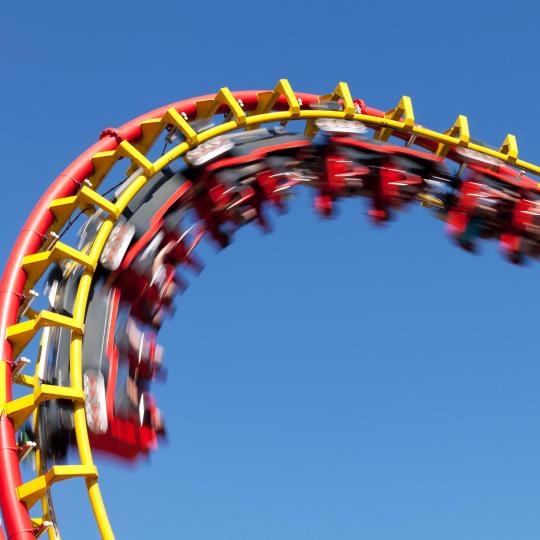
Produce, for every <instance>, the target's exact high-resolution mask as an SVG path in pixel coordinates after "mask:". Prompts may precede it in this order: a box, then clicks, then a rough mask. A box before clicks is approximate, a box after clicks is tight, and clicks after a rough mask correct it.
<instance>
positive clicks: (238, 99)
mask: <svg viewBox="0 0 540 540" xmlns="http://www.w3.org/2000/svg"><path fill="white" fill-rule="evenodd" d="M323 101H339V102H340V103H341V104H342V107H341V110H331V109H316V108H310V106H312V105H314V104H316V103H319V102H323ZM217 115H222V116H220V119H219V121H217V120H216V118H218V116H217ZM211 118H214V122H218V123H217V125H215V126H214V127H209V128H208V129H204V130H203V131H201V132H197V131H196V130H195V129H193V127H192V123H193V121H195V120H201V119H211ZM319 118H333V119H341V120H351V121H353V120H355V121H360V122H362V123H363V124H365V125H366V126H368V127H370V128H372V129H374V133H375V138H376V139H379V140H382V141H386V140H388V139H389V137H390V136H393V137H397V138H399V139H401V140H404V141H406V142H407V141H408V142H409V143H411V142H412V141H414V143H415V144H416V145H418V146H421V147H423V148H425V149H427V150H429V151H430V152H432V153H434V154H436V155H438V156H440V157H445V156H446V155H447V153H448V152H449V150H450V149H451V148H453V147H464V148H469V149H471V150H474V151H476V152H479V153H481V154H485V155H488V156H492V157H494V158H498V159H499V160H502V161H504V162H505V163H506V167H505V169H506V173H507V174H509V175H511V176H515V177H518V178H520V177H523V175H524V173H530V174H532V175H539V174H540V167H539V166H537V165H534V164H532V163H528V162H526V161H523V160H521V159H519V157H518V147H517V143H516V139H515V137H514V136H513V135H507V136H506V138H505V139H504V141H503V142H502V144H501V146H500V148H498V149H493V148H489V147H487V146H484V145H482V144H479V143H476V142H473V140H472V139H471V136H470V133H469V127H468V122H467V118H466V117H465V116H459V117H458V118H457V119H456V121H455V123H454V124H453V125H452V126H451V127H450V129H448V130H447V131H445V132H444V133H439V132H437V131H433V130H430V129H428V128H425V127H422V126H421V125H419V124H417V123H416V120H415V116H414V112H413V107H412V103H411V100H410V98H408V97H406V96H404V97H403V98H401V100H400V101H399V103H398V104H397V106H396V107H395V108H393V109H392V110H390V111H387V112H383V111H380V110H377V109H374V108H371V107H369V106H367V105H366V104H365V103H364V102H363V101H361V100H353V98H352V96H351V94H350V92H349V88H348V86H347V84H345V83H339V84H338V85H337V86H336V88H335V89H334V91H333V92H331V93H330V94H327V95H324V96H320V95H314V94H307V93H296V92H294V91H293V90H292V88H291V86H290V85H289V83H288V81H287V80H285V79H282V80H280V81H279V83H278V84H277V86H276V87H275V88H274V90H272V91H245V92H231V91H230V90H229V89H227V88H222V89H221V90H219V92H217V93H216V94H212V95H206V96H202V97H197V98H193V99H188V100H184V101H179V102H177V103H174V104H172V105H169V106H165V107H162V108H160V109H156V110H154V111H151V112H149V113H147V114H145V115H143V116H140V117H138V118H136V119H134V120H132V121H131V122H129V123H127V124H125V125H123V126H122V127H120V128H118V129H106V130H104V131H103V133H102V134H101V137H100V139H99V141H98V142H97V143H95V144H94V145H93V146H91V147H90V148H89V149H88V150H86V151H85V152H84V153H83V154H81V155H80V156H79V157H78V158H77V159H76V160H75V161H74V162H73V163H72V164H71V165H69V166H68V167H67V168H66V169H65V170H64V171H63V172H62V173H61V174H60V175H59V176H58V177H57V179H56V180H55V181H54V182H53V183H52V185H51V186H50V187H49V189H48V190H47V191H46V192H45V193H44V195H43V196H42V197H41V199H40V200H39V202H38V203H37V205H36V207H35V208H34V210H33V212H32V213H31V214H30V216H29V218H28V220H27V221H26V223H25V225H24V227H23V229H22V231H21V233H20V235H19V237H18V239H17V241H16V243H15V246H14V248H13V250H12V252H11V255H10V257H9V260H8V263H7V265H6V268H5V271H4V275H3V278H2V282H1V286H0V332H1V343H2V355H1V356H0V358H1V360H0V409H1V410H0V413H1V416H0V471H1V473H0V507H1V510H2V516H3V523H4V527H5V536H4V533H3V532H2V530H1V529H0V539H2V538H6V537H7V538H9V539H15V538H16V539H17V540H30V539H33V538H35V537H36V536H39V535H40V534H42V533H44V532H45V531H46V530H48V532H47V534H48V535H49V537H50V538H51V539H53V538H58V537H59V533H58V530H57V527H56V524H55V525H54V526H49V524H50V523H52V522H54V515H53V512H52V508H51V504H50V500H49V494H50V489H49V488H50V487H51V486H52V485H53V484H55V483H57V482H61V481H64V480H69V479H71V478H84V480H85V484H86V489H87V491H88V497H89V500H90V505H91V507H92V510H93V513H94V517H95V520H96V522H97V526H98V529H99V532H100V534H101V536H102V538H106V539H110V538H114V536H113V532H112V529H111V525H110V523H109V520H108V517H107V513H106V509H105V505H104V503H103V499H102V495H101V492H100V488H99V483H98V470H97V467H96V465H95V464H94V460H93V457H92V451H91V447H90V442H89V435H88V432H87V424H86V418H85V403H84V392H83V381H82V367H81V366H82V339H83V335H84V321H85V315H86V309H87V301H88V296H89V292H90V289H91V284H92V279H93V275H94V272H95V271H96V268H97V266H98V261H99V258H100V254H101V252H102V250H103V248H104V246H105V243H106V241H107V238H108V236H109V233H110V232H111V230H112V228H113V226H114V224H115V221H116V220H117V219H118V217H119V216H120V215H121V213H122V211H123V210H124V209H125V208H126V206H127V205H128V203H129V202H130V201H131V199H132V198H133V197H134V196H135V195H136V194H137V192H138V191H139V190H140V189H141V188H142V187H143V186H144V185H145V184H146V183H147V182H149V181H151V179H152V177H153V176H154V175H155V174H156V173H158V172H159V171H161V170H162V169H163V168H164V167H166V166H167V165H169V164H171V163H172V162H174V161H175V160H177V159H179V158H181V157H182V156H183V155H184V154H185V153H186V152H187V151H189V150H190V149H193V148H194V147H196V146H198V145H200V144H201V143H204V142H205V141H208V140H209V139H212V138H215V137H217V136H219V135H223V134H225V133H228V132H232V131H234V130H239V129H245V130H250V129H253V128H255V127H257V126H260V125H262V124H268V123H275V122H282V123H287V122H291V121H302V122H304V124H305V131H306V134H308V135H312V134H314V132H315V131H316V129H317V128H316V127H315V123H314V122H315V120H316V119H319ZM171 128H174V129H176V130H178V131H179V132H180V133H181V134H182V135H183V140H181V141H180V142H179V143H178V144H176V146H173V147H172V148H171V149H170V150H169V151H168V152H166V153H164V154H163V155H162V156H161V157H159V158H158V159H157V160H155V161H153V162H152V161H151V160H150V159H149V157H148V155H149V152H150V149H151V148H152V145H153V143H154V142H155V141H156V140H157V139H158V138H159V137H160V135H162V133H163V132H164V131H165V130H168V129H169V130H170V129H171ZM120 159H125V160H126V161H127V162H129V174H133V171H136V173H137V174H135V176H134V180H133V182H132V183H131V184H130V185H129V186H128V187H127V188H126V189H125V191H124V192H123V193H122V194H121V195H120V196H119V198H118V199H117V200H116V201H114V202H113V201H111V200H109V199H108V198H106V197H104V196H103V195H100V194H99V193H98V188H99V187H100V185H101V184H102V183H103V181H104V179H105V178H106V177H107V175H108V173H109V172H110V171H111V169H112V168H113V167H114V165H115V164H116V163H117V162H118V160H120ZM527 178H528V177H527ZM534 182H535V183H536V180H534ZM418 198H419V199H420V202H422V204H424V205H427V206H430V205H435V206H436V205H437V204H438V201H437V200H436V199H433V198H430V197H427V196H425V197H423V196H422V195H420V196H419V197H418ZM88 207H93V208H99V209H102V210H103V211H104V212H105V213H106V215H107V219H105V220H104V221H103V223H102V225H101V227H100V229H99V231H98V233H97V236H96V237H95V240H94V242H93V244H92V245H91V247H90V248H89V249H88V250H86V251H84V252H83V251H79V250H77V249H75V248H73V247H70V246H69V245H67V244H65V243H63V242H61V241H59V240H58V236H57V235H58V233H59V232H60V230H61V229H62V228H63V227H64V226H65V225H66V223H68V221H69V220H70V218H71V217H72V216H73V215H74V214H75V213H77V212H79V211H80V210H85V209H87V208H88ZM61 260H71V261H74V262H76V263H78V264H80V265H82V267H83V268H84V273H83V274H82V277H81V279H80V282H79V287H78V291H77V295H76V299H75V304H74V308H73V314H72V316H65V315H60V314H58V313H54V312H52V311H47V310H44V311H33V310H32V309H30V308H25V309H21V306H26V305H27V303H28V300H29V298H30V296H31V295H32V294H33V292H32V287H33V286H34V285H35V284H36V283H37V282H38V281H39V279H40V278H42V277H43V275H44V273H45V272H46V271H47V269H48V268H49V267H50V265H51V264H52V263H54V262H57V261H61ZM54 326H59V327H62V328H67V329H69V330H71V349H70V369H71V373H70V377H71V386H70V387H63V386H55V385H50V384H41V382H40V379H39V377H38V375H37V369H38V365H37V364H38V361H37V360H36V362H35V364H34V365H35V369H36V371H35V374H34V375H33V376H30V375H25V374H22V373H16V372H17V370H16V366H17V361H18V358H19V357H20V355H21V353H22V352H23V351H24V349H25V348H26V347H27V346H28V345H29V343H30V342H31V341H32V340H34V339H36V338H39V336H40V334H41V332H42V331H43V329H45V328H48V327H54ZM14 372H15V376H14ZM13 385H20V386H22V387H25V388H27V393H26V394H24V395H23V396H22V397H18V398H16V399H14V398H13ZM55 399H63V400H70V401H72V402H73V405H74V424H75V434H76V443H77V448H78V455H79V462H78V463H74V464H68V465H54V466H52V467H51V468H50V469H48V470H45V469H44V466H43V460H42V459H41V458H40V455H39V449H38V450H37V452H36V454H37V456H36V458H37V464H38V466H37V473H36V477H35V478H33V479H32V480H30V481H28V482H25V483H23V481H22V474H21V469H20V463H19V457H18V448H17V443H16V432H17V430H18V429H19V428H20V426H21V425H22V424H23V423H24V422H25V421H26V420H27V419H28V418H30V417H31V416H32V415H33V414H34V416H35V413H36V410H37V407H38V405H39V404H40V403H42V402H44V401H47V400H55ZM40 501H41V506H42V508H41V510H40V511H34V507H35V506H36V503H38V502H40ZM35 512H36V513H35Z"/></svg>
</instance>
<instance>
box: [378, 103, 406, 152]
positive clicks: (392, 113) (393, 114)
mask: <svg viewBox="0 0 540 540" xmlns="http://www.w3.org/2000/svg"><path fill="white" fill-rule="evenodd" d="M384 118H385V120H386V119H388V120H392V121H394V122H395V121H397V122H400V124H401V125H400V128H401V129H407V130H412V128H413V127H414V112H413V107H412V101H411V98H410V97H409V96H403V97H402V98H401V100H400V101H399V103H398V104H397V106H396V107H394V108H393V109H390V110H389V111H387V112H385V113H384ZM402 119H403V120H402ZM392 131H393V128H391V127H383V128H382V129H381V130H380V131H379V132H378V133H377V134H376V135H375V138H376V139H378V140H379V141H387V140H388V139H389V138H390V135H391V134H392Z"/></svg>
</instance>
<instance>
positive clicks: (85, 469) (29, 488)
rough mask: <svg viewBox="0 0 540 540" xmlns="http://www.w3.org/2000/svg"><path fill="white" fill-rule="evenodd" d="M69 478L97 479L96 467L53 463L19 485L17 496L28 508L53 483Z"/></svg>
mask: <svg viewBox="0 0 540 540" xmlns="http://www.w3.org/2000/svg"><path fill="white" fill-rule="evenodd" d="M70 478H90V479H97V478H98V472H97V468H96V467H95V465H54V466H53V467H51V468H50V469H49V470H48V471H47V472H46V473H45V474H42V475H40V476H38V477H37V478H34V479H33V480H30V481H29V482H26V483H25V484H22V485H21V486H19V487H18V488H17V496H18V497H19V500H20V501H21V502H23V503H24V504H25V505H26V507H27V508H28V509H30V508H32V506H34V504H36V502H37V501H38V500H39V499H40V498H41V497H42V496H43V495H44V494H45V492H46V491H47V489H49V488H50V487H51V486H52V485H53V484H56V483H57V482H61V481H63V480H68V479H70Z"/></svg>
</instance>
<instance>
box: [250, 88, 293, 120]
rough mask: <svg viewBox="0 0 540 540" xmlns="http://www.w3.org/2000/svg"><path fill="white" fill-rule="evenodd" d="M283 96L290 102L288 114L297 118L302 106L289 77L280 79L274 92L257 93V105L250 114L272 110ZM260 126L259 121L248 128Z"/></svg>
mask: <svg viewBox="0 0 540 540" xmlns="http://www.w3.org/2000/svg"><path fill="white" fill-rule="evenodd" d="M281 96H284V97H285V99H286V100H287V103H288V104H289V111H288V112H289V115H288V116H289V117H290V118H291V119H293V118H296V117H297V116H298V115H299V114H300V109H301V107H300V103H299V102H298V99H297V98H296V96H295V95H294V92H293V89H292V88H291V85H290V84H289V81H288V80H287V79H280V80H279V82H278V83H277V85H276V87H275V88H274V90H273V91H272V92H260V93H259V94H258V95H257V102H258V103H257V107H256V108H255V110H254V111H253V112H252V113H250V116H259V115H264V114H266V113H268V112H270V111H271V110H272V109H273V107H274V105H275V104H276V102H277V100H278V99H279V98H280V97H281ZM258 127H259V123H255V124H251V125H250V127H249V128H248V129H256V128H258Z"/></svg>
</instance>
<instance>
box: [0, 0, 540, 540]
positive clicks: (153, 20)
mask: <svg viewBox="0 0 540 540" xmlns="http://www.w3.org/2000/svg"><path fill="white" fill-rule="evenodd" d="M539 13H540V12H539V10H538V8H537V7H536V6H535V4H534V3H533V2H516V1H515V2H511V3H508V2H506V3H495V2H453V3H437V2H408V3H402V2H393V1H390V2H388V1H387V2H372V3H362V2H358V1H357V2H354V1H353V2H350V1H349V2H348V1H341V2H334V3H328V2H318V1H312V2H305V3H302V4H300V3H293V2H291V3H280V2H273V3H272V2H266V3H264V2H263V3H261V2H245V1H236V2H228V3H226V2H223V3H217V2H193V3H191V4H189V3H188V2H179V1H178V2H172V1H169V2H165V1H162V0H154V1H152V2H144V3H143V2H133V1H131V2H127V1H122V2H101V1H93V2H89V3H79V2H58V1H52V0H51V1H50V2H24V3H16V2H10V3H6V4H4V5H3V6H2V10H1V15H0V22H1V26H2V29H1V32H0V50H1V51H2V53H1V65H2V69H1V70H0V82H1V96H2V107H1V110H2V124H1V128H0V143H1V144H0V148H1V149H2V150H1V152H2V187H3V192H2V198H1V199H0V210H1V220H2V226H3V238H2V242H1V244H0V259H1V261H2V264H3V262H5V260H6V258H7V255H8V253H9V250H10V249H11V247H12V245H13V242H14V240H15V238H16V235H17V232H18V231H19V229H20V227H21V226H22V224H23V223H24V220H25V218H26V216H27V215H28V213H29V212H30V210H31V208H32V206H33V204H34V203H35V202H36V201H37V199H38V198H39V196H40V195H41V193H42V192H43V191H44V190H45V189H46V187H47V186H48V184H49V183H50V182H51V181H52V180H53V179H54V178H55V176H56V175H57V174H58V173H59V172H60V171H61V170H62V169H63V168H64V167H65V166H66V165H67V164H68V163H69V162H70V161H71V160H72V159H74V158H75V157H76V156H77V155H78V154H79V153H80V152H81V151H83V150H84V149H85V148H86V147H88V146H89V145H90V144H92V143H93V142H94V141H96V140H97V138H98V136H99V133H100V132H101V130H102V129H103V128H105V127H109V126H117V125H121V124H122V123H124V122H125V121H127V120H129V119H131V118H133V117H135V116H137V115H139V114H141V113H143V112H145V111H147V110H150V109H152V108H155V107H157V106H160V105H163V104H166V103H169V102H173V101H176V100H179V99H182V98H187V97H190V96H196V95H200V94H206V93H210V92H213V91H216V90H217V89H219V88H220V87H221V86H229V87H230V88H231V89H235V90H240V89H270V88H272V87H273V86H274V85H275V83H276V82H277V80H278V79H279V78H281V77H286V78H288V79H289V80H290V81H291V84H292V85H293V88H295V89H297V90H298V91H308V92H321V93H324V92H328V91H330V90H332V89H333V88H334V86H335V84H336V83H337V82H338V81H340V80H344V81H347V82H348V83H349V85H350V87H351V90H352V92H353V93H354V95H355V96H356V97H361V98H363V99H365V100H366V101H367V102H368V104H370V105H373V106H375V107H378V108H381V109H389V108H391V107H392V106H394V105H395V104H396V103H397V101H398V100H399V99H400V97H401V96H402V95H403V94H405V95H409V96H411V97H412V98H413V104H414V106H415V112H416V117H417V121H418V122H420V123H421V124H423V125H427V126H429V127H432V128H436V129H439V130H444V129H446V128H447V127H449V126H450V125H451V124H452V122H453V121H454V119H455V117H456V115H457V114H460V113H462V114H467V115H468V117H469V121H470V127H471V131H472V133H473V136H476V137H478V138H480V139H483V140H485V141H487V142H489V143H491V144H493V145H498V144H500V143H501V141H502V140H503V139H504V137H505V135H506V133H507V132H508V131H510V132H511V133H514V134H515V135H516V136H517V137H518V144H519V147H520V152H521V155H522V156H523V157H524V158H526V159H529V160H531V161H535V160H537V162H538V160H539V159H540V158H539V156H538V144H537V141H538V131H537V129H536V128H535V121H536V120H537V119H538V117H539V114H540V101H539V100H538V84H539V82H540V78H539V76H538V75H537V73H536V71H537V69H536V68H537V63H538V58H539V54H538V41H537V39H538V38H537V24H538V23H537V21H538V17H539ZM311 207H312V203H311V200H310V199H309V197H308V196H307V195H300V196H299V197H298V199H297V200H296V202H295V203H294V205H293V208H292V211H291V212H290V213H289V214H288V215H286V216H285V217H282V218H280V219H279V220H277V221H276V227H275V232H274V233H273V234H272V235H268V236H264V235H262V234H261V233H260V232H259V231H258V230H256V229H255V228H251V229H246V230H244V231H242V232H241V233H240V234H239V235H238V237H237V241H236V242H235V243H234V244H233V245H232V246H231V247H230V248H229V249H227V250H226V251H224V252H222V253H221V254H220V255H219V257H216V255H215V252H214V250H213V249H211V248H205V249H204V250H203V251H204V253H203V257H204V259H205V261H206V263H207V267H206V269H205V270H204V272H203V273H202V275H201V276H200V277H199V278H197V279H195V280H193V282H192V285H191V287H190V288H189V290H188V291H187V292H186V293H185V294H184V296H183V297H181V298H180V299H179V300H178V302H177V305H178V309H177V314H176V317H175V319H174V321H172V322H170V323H168V324H167V325H166V327H165V329H164V331H163V332H162V334H161V337H162V341H163V343H164V345H165V347H166V362H167V364H168V366H169V380H168V383H167V384H166V385H163V386H162V387H160V388H159V389H158V390H157V393H158V397H159V400H160V404H161V407H162V408H163V409H164V411H165V413H166V416H167V420H168V427H169V433H170V437H169V443H168V445H167V446H164V447H163V448H160V450H159V451H158V452H157V453H156V454H155V455H153V456H152V458H151V460H150V461H149V462H143V463H140V464H139V465H138V466H137V467H136V468H135V469H130V468H126V467H122V466H118V465H117V464H113V463H111V462H104V463H103V464H102V467H101V469H100V471H101V478H102V483H101V485H102V487H103V490H104V493H105V499H106V503H107V505H108V508H109V512H110V518H111V520H112V523H113V525H114V528H115V531H116V533H117V537H118V538H122V539H123V538H129V539H133V540H136V539H142V538H162V537H163V538H165V537H167V538H181V539H189V540H248V539H249V540H252V539H261V540H275V539H280V540H281V539H282V540H308V539H309V540H319V539H320V540H322V539H330V538H339V539H340V540H353V539H360V538H362V539H369V540H394V539H399V540H409V539H410V540H420V539H438V540H450V539H451V540H457V539H459V540H469V539H470V540H472V539H474V540H483V539H489V540H508V539H509V538H516V539H520V540H533V539H534V540H536V539H537V538H539V537H540V512H539V511H538V508H539V506H540V427H539V425H540V424H539V419H540V393H539V383H540V362H539V353H538V345H537V343H538V332H537V328H538V327H539V323H540V315H539V311H538V305H539V298H540V292H539V286H538V283H539V280H538V275H539V274H538V266H537V265H535V266H533V265H531V266H529V267H526V268H517V267H514V266H512V265H510V264H508V263H506V262H505V261H504V260H503V259H502V257H501V256H500V254H499V253H498V252H497V248H496V246H495V245H493V244H489V245H486V246H485V247H484V248H483V250H482V251H483V252H482V255H481V256H476V257H475V256H471V255H468V254H466V253H464V252H462V251H460V250H459V249H458V248H457V247H455V246H454V245H452V244H451V243H450V242H449V241H448V239H447V238H446V237H445V234H444V226H443V223H442V222H440V221H437V220H435V219H434V218H433V216H431V215H430V214H429V211H428V210H425V209H422V208H418V209H411V210H410V211H408V212H407V213H405V214H403V215H400V216H399V219H398V220H397V221H396V222H394V223H392V224H391V225H390V226H389V227H387V228H385V229H384V230H378V229H374V228H373V227H372V226H371V225H370V224H369V223H368V222H367V219H366V216H365V204H364V202H363V201H353V202H350V203H348V204H342V205H341V212H340V217H339V219H336V220H333V221H329V222H323V221H321V220H320V219H318V218H317V217H316V216H315V215H314V214H313V212H312V209H311ZM100 463H102V460H100ZM54 493H55V494H56V495H57V496H58V499H57V514H58V519H59V521H60V525H61V530H63V531H64V533H63V536H64V538H66V539H68V540H71V539H75V538H77V539H80V540H87V539H95V538H97V532H96V529H95V526H94V524H93V521H92V518H91V513H90V509H89V504H88V502H87V500H86V498H85V495H84V492H83V484H82V482H78V481H72V483H70V484H69V485H68V484H66V483H64V484H62V485H60V486H58V487H57V488H55V489H54Z"/></svg>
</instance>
